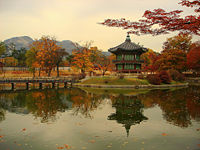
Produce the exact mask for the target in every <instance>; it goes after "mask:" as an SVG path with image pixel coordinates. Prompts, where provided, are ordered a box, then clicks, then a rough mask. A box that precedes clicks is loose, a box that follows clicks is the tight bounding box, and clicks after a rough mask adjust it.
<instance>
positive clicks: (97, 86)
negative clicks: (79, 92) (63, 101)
mask: <svg viewBox="0 0 200 150" xmlns="http://www.w3.org/2000/svg"><path fill="white" fill-rule="evenodd" d="M188 85H189V84H188V83H183V84H165V85H97V84H73V86H76V87H95V88H135V89H141V88H148V89H151V88H152V89H154V88H172V87H187V86H188Z"/></svg>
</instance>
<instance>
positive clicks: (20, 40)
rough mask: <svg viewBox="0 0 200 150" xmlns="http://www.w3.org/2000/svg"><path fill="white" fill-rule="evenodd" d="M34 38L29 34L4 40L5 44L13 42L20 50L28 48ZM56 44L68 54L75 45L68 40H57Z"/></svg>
mask: <svg viewBox="0 0 200 150" xmlns="http://www.w3.org/2000/svg"><path fill="white" fill-rule="evenodd" d="M33 41H34V40H33V39H32V38H31V37H29V36H19V37H13V38H10V39H6V40H5V41H4V42H5V44H7V45H9V44H14V45H15V48H16V49H17V50H20V49H21V48H26V49H29V45H30V44H31V43H32V42H33ZM58 44H59V45H60V46H62V48H65V50H66V52H68V53H69V54H71V53H72V50H74V49H75V48H76V47H75V46H74V43H73V42H72V41H70V40H63V41H58Z"/></svg>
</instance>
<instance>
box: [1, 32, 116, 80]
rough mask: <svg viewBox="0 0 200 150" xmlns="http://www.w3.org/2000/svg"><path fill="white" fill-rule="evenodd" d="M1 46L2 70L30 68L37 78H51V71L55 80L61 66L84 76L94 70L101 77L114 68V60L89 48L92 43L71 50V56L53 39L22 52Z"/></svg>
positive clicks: (35, 43)
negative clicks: (44, 75)
mask: <svg viewBox="0 0 200 150" xmlns="http://www.w3.org/2000/svg"><path fill="white" fill-rule="evenodd" d="M0 44H1V45H0V56H2V55H4V57H3V58H1V61H0V62H2V63H3V65H4V66H21V67H29V69H30V71H31V72H32V73H33V76H35V73H36V70H38V76H40V74H41V72H45V73H46V74H47V75H48V76H51V72H52V70H53V69H54V68H56V70H57V77H58V76H59V67H60V66H70V67H71V68H72V69H73V70H76V71H79V70H80V71H81V73H82V74H83V75H85V73H86V72H93V70H99V71H101V72H102V74H103V75H104V74H105V73H106V71H109V70H112V69H113V68H114V67H113V64H112V59H113V58H114V56H112V55H111V56H105V55H103V53H102V51H100V50H99V49H98V48H97V47H91V43H87V44H85V45H84V46H79V45H78V44H75V47H76V49H74V50H73V52H72V55H70V54H69V53H67V52H66V51H65V49H63V48H62V47H61V46H60V45H58V44H57V41H56V39H55V38H54V37H50V36H43V37H41V38H40V39H38V40H35V41H34V42H33V43H32V44H31V45H30V46H29V49H28V50H27V49H25V48H21V49H20V50H16V49H15V46H14V45H13V44H10V45H5V44H4V43H3V42H1V43H0ZM5 54H6V55H7V56H5Z"/></svg>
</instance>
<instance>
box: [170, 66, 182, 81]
mask: <svg viewBox="0 0 200 150" xmlns="http://www.w3.org/2000/svg"><path fill="white" fill-rule="evenodd" d="M168 72H169V74H170V76H171V78H172V80H174V81H184V80H185V76H184V75H183V74H182V73H180V72H178V71H177V70H172V69H171V70H169V71H168Z"/></svg>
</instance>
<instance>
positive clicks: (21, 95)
mask: <svg viewBox="0 0 200 150" xmlns="http://www.w3.org/2000/svg"><path fill="white" fill-rule="evenodd" d="M61 96H62V94H61V93H59V92H58V91H57V90H42V91H24V92H16V93H3V94H2V93H1V94H0V100H1V101H0V106H1V108H2V109H3V110H7V111H9V112H14V113H18V114H19V113H21V114H27V113H32V114H33V115H34V116H35V117H36V118H37V117H40V118H41V122H47V121H49V120H51V121H54V120H55V119H56V113H57V112H58V111H61V112H62V111H64V110H65V109H66V108H67V106H66V105H65V104H63V103H62V99H61ZM0 115H1V114H0Z"/></svg>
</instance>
